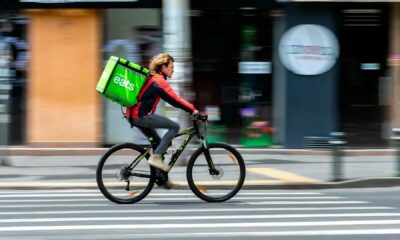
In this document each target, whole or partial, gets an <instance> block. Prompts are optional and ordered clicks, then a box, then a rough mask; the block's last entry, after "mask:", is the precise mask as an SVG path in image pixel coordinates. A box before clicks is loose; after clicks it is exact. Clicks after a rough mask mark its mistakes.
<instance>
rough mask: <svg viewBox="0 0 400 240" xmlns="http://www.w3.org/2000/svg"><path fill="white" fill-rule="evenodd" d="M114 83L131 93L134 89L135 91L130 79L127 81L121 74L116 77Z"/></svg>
mask: <svg viewBox="0 0 400 240" xmlns="http://www.w3.org/2000/svg"><path fill="white" fill-rule="evenodd" d="M114 83H115V84H117V85H119V86H121V87H123V88H125V89H127V90H129V91H133V89H135V85H134V84H133V83H131V82H129V80H128V79H125V76H124V75H123V74H121V73H117V75H116V76H115V77H114Z"/></svg>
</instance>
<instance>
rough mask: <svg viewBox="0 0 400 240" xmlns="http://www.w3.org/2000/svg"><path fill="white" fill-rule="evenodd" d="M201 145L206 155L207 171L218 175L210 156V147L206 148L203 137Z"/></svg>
mask: <svg viewBox="0 0 400 240" xmlns="http://www.w3.org/2000/svg"><path fill="white" fill-rule="evenodd" d="M202 145H203V149H204V156H206V160H207V165H208V171H209V172H210V174H211V175H218V174H219V171H218V170H217V169H216V168H215V165H214V162H213V160H212V158H211V154H210V149H209V148H208V146H207V143H206V140H205V139H203V142H202Z"/></svg>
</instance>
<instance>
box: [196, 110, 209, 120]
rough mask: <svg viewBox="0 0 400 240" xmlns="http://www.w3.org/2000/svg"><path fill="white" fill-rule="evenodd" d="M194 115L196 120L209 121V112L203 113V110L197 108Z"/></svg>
mask: <svg viewBox="0 0 400 240" xmlns="http://www.w3.org/2000/svg"><path fill="white" fill-rule="evenodd" d="M192 117H193V119H195V120H203V121H207V119H208V116H207V114H204V113H201V112H199V111H197V110H196V111H194V112H193V114H192Z"/></svg>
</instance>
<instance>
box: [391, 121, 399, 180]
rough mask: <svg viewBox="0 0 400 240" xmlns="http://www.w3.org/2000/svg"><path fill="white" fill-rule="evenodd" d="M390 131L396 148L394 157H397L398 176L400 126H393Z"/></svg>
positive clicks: (397, 174) (397, 173)
mask: <svg viewBox="0 0 400 240" xmlns="http://www.w3.org/2000/svg"><path fill="white" fill-rule="evenodd" d="M392 133H393V136H392V141H393V143H394V146H395V148H396V159H397V161H396V162H397V169H396V170H397V172H396V176H397V177H400V128H393V129H392Z"/></svg>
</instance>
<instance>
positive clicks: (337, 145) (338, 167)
mask: <svg viewBox="0 0 400 240" xmlns="http://www.w3.org/2000/svg"><path fill="white" fill-rule="evenodd" d="M344 135H345V134H344V133H343V132H332V133H331V140H330V141H329V144H330V145H331V147H332V156H333V164H332V174H333V179H332V181H333V182H337V181H342V180H343V176H342V159H341V154H340V153H341V146H342V145H344V144H346V142H345V141H343V137H344Z"/></svg>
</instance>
